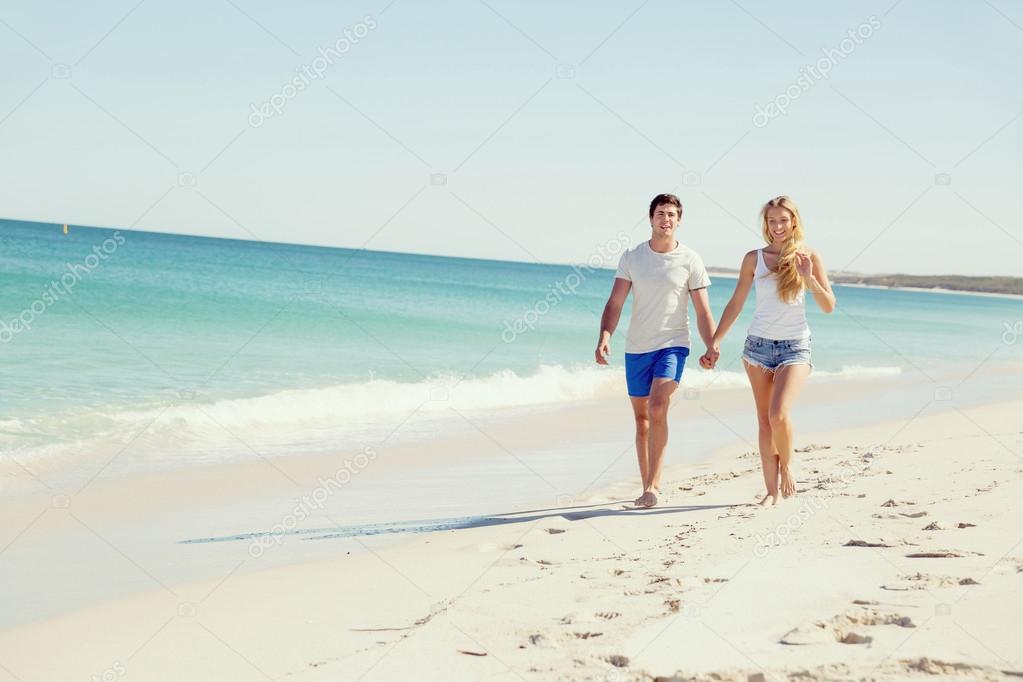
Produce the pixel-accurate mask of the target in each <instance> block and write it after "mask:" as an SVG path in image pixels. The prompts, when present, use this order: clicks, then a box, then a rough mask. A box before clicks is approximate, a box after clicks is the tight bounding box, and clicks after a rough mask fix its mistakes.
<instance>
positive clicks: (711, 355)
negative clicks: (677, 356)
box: [700, 346, 721, 369]
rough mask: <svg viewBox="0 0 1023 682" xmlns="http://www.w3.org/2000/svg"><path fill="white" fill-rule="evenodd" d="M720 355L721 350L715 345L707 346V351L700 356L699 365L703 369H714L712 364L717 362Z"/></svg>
mask: <svg viewBox="0 0 1023 682" xmlns="http://www.w3.org/2000/svg"><path fill="white" fill-rule="evenodd" d="M720 357H721V351H720V350H718V348H717V347H716V346H715V347H713V348H708V349H707V352H706V353H704V354H703V356H701V357H700V367H703V368H704V369H714V366H715V365H717V364H718V358H720Z"/></svg>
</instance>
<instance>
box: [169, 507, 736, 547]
mask: <svg viewBox="0 0 1023 682" xmlns="http://www.w3.org/2000/svg"><path fill="white" fill-rule="evenodd" d="M623 504H626V505H631V502H626V501H624V500H619V501H617V502H606V503H603V504H591V505H579V506H572V507H552V508H549V509H530V510H526V511H519V512H510V513H508V514H491V515H486V516H456V517H450V518H446V519H426V520H417V521H393V522H388V523H367V524H361V525H354V526H334V527H332V528H330V527H328V528H294V529H291V530H283V531H260V532H251V533H239V534H237V535H224V536H220V537H209V538H193V539H190V540H180V541H179V543H180V544H207V543H211V542H232V541H240V540H254V539H257V538H268V537H284V536H295V535H305V536H307V537H305V538H303V539H305V540H331V539H335V538H354V537H361V536H366V535H388V534H399V533H431V532H433V531H438V530H461V529H463V528H484V527H488V526H504V525H507V524H510V523H530V522H532V521H539V520H541V519H548V518H562V519H565V520H566V521H585V520H586V519H595V518H600V517H603V516H636V517H644V516H661V515H664V514H680V513H684V512H696V511H707V510H712V509H730V508H732V507H740V506H747V505H746V503H739V504H704V505H699V504H691V505H679V506H671V507H631V506H626V507H623V506H622V505H623ZM612 506H615V507H617V508H614V509H613V508H611V507H612Z"/></svg>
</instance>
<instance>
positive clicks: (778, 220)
mask: <svg viewBox="0 0 1023 682" xmlns="http://www.w3.org/2000/svg"><path fill="white" fill-rule="evenodd" d="M765 217H766V219H767V235H768V236H769V237H770V238H771V240H772V241H773V242H774V243H775V244H783V243H785V242H787V241H788V240H789V239H791V238H792V230H794V229H795V227H796V225H795V223H794V222H793V220H792V214H791V213H789V210H788V209H787V208H782V207H781V206H771V207H769V208H768V209H767V213H766V215H765Z"/></svg>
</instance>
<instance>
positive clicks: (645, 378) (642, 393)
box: [625, 346, 689, 398]
mask: <svg viewBox="0 0 1023 682" xmlns="http://www.w3.org/2000/svg"><path fill="white" fill-rule="evenodd" d="M687 357H689V349H688V348H686V347H685V346H672V347H671V348H661V349H658V350H652V351H650V352H648V353H626V354H625V383H626V385H627V386H628V389H629V395H630V396H632V397H633V398H644V397H646V396H648V395H650V388H651V386H653V383H654V379H655V378H658V377H664V378H665V379H671V380H673V381H680V380H681V379H682V370H683V369H685V366H686V358H687Z"/></svg>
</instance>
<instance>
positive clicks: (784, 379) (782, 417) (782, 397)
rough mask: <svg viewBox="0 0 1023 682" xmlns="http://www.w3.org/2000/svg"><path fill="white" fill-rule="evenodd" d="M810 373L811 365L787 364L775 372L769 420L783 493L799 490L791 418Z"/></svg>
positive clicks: (792, 492)
mask: <svg viewBox="0 0 1023 682" xmlns="http://www.w3.org/2000/svg"><path fill="white" fill-rule="evenodd" d="M808 376H810V365H785V366H782V367H779V368H778V370H777V371H776V372H775V373H774V391H773V393H772V394H771V407H770V408H769V409H768V415H767V417H768V421H769V422H770V424H771V433H772V434H773V435H774V444H775V445H776V446H777V447H778V458H779V459H778V473H779V475H780V476H781V496H782V497H792V496H793V495H795V494H796V479H795V477H794V476H793V475H792V467H791V463H792V421H791V420H790V419H789V414H790V413H791V411H792V405H793V404H794V403H795V401H796V396H797V395H799V390H800V389H801V388H803V384H805V383H806V378H807V377H808Z"/></svg>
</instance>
